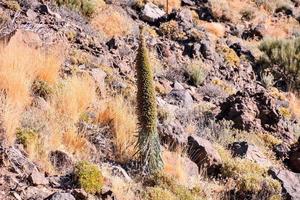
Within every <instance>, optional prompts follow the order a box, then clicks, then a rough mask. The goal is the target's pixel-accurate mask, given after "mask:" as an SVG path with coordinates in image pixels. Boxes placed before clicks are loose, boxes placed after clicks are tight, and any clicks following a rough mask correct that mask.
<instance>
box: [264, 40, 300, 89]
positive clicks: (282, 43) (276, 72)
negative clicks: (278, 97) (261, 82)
mask: <svg viewBox="0 0 300 200" xmlns="http://www.w3.org/2000/svg"><path fill="white" fill-rule="evenodd" d="M259 49H260V50H261V51H262V52H263V53H264V55H263V56H262V57H261V58H260V64H261V65H262V71H266V70H270V71H271V72H272V74H273V76H274V79H275V81H278V80H284V81H285V82H286V83H287V84H288V89H289V90H299V89H300V38H296V39H291V40H286V39H268V40H265V41H264V42H262V43H261V45H260V46H259Z"/></svg>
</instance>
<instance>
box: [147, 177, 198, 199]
mask: <svg viewBox="0 0 300 200" xmlns="http://www.w3.org/2000/svg"><path fill="white" fill-rule="evenodd" d="M152 181H153V182H154V185H155V187H159V188H161V189H160V191H161V190H163V191H165V190H167V191H170V192H171V193H172V194H173V195H174V196H175V197H176V199H184V200H198V199H201V198H200V194H199V193H201V192H199V191H198V188H197V189H196V188H195V190H193V189H192V190H190V189H189V188H187V187H185V186H183V185H180V184H178V183H177V182H176V180H175V178H174V177H171V176H168V175H166V174H156V175H155V176H153V177H152Z"/></svg>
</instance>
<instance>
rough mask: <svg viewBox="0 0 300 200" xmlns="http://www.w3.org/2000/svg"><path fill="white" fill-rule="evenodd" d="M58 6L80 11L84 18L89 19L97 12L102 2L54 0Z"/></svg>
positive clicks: (96, 0)
mask: <svg viewBox="0 0 300 200" xmlns="http://www.w3.org/2000/svg"><path fill="white" fill-rule="evenodd" d="M56 3H57V4H58V5H59V6H62V5H65V6H67V7H69V8H71V9H74V10H77V11H80V12H81V13H82V14H84V15H85V16H88V17H91V16H92V15H93V14H94V13H95V12H96V10H97V8H98V6H99V4H100V3H103V1H102V0H56Z"/></svg>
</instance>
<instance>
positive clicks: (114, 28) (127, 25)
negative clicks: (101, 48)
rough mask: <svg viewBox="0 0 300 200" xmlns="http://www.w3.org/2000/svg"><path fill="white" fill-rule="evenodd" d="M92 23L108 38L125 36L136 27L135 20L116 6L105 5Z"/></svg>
mask: <svg viewBox="0 0 300 200" xmlns="http://www.w3.org/2000/svg"><path fill="white" fill-rule="evenodd" d="M91 23H92V25H93V26H94V27H95V28H96V29H97V30H99V31H100V32H101V33H103V34H104V36H106V37H107V38H109V39H110V38H112V37H113V36H125V35H128V34H130V33H132V30H133V29H134V22H133V20H132V19H131V18H130V17H128V16H127V15H126V13H123V12H122V11H120V10H118V9H116V7H114V6H110V5H107V6H104V7H103V8H102V9H101V11H99V12H98V13H97V15H95V17H94V18H93V19H92V22H91Z"/></svg>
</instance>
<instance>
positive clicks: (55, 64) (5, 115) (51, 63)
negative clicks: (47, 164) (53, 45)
mask: <svg viewBox="0 0 300 200" xmlns="http://www.w3.org/2000/svg"><path fill="white" fill-rule="evenodd" d="M0 59H1V63H0V90H1V91H2V94H3V95H2V105H1V107H3V109H2V114H1V118H2V121H3V126H4V128H5V130H6V131H5V132H6V139H7V140H8V142H9V143H10V144H12V143H13V141H14V139H15V136H14V134H15V129H16V128H17V127H18V125H19V124H18V121H19V118H20V115H21V113H22V112H23V110H24V109H25V107H26V106H28V105H29V104H30V103H31V85H32V83H33V81H34V80H35V79H37V78H40V79H42V80H45V81H49V82H52V81H53V80H54V79H55V78H56V76H57V75H58V70H59V67H60V64H61V59H60V57H59V56H57V54H52V53H51V52H50V53H45V52H44V51H43V50H41V49H37V48H31V47H29V46H28V45H26V44H25V43H22V42H20V41H19V42H18V43H16V42H11V43H9V44H8V45H7V46H5V47H0Z"/></svg>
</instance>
